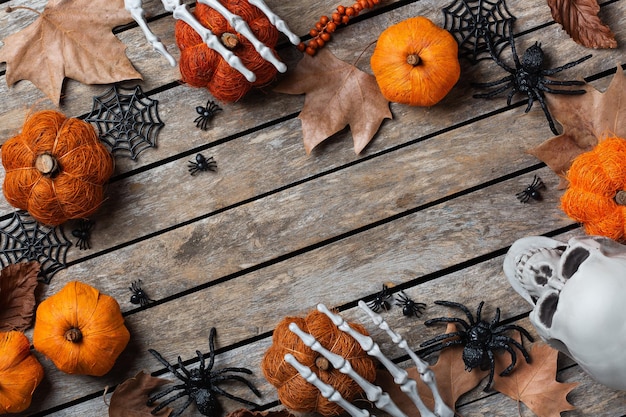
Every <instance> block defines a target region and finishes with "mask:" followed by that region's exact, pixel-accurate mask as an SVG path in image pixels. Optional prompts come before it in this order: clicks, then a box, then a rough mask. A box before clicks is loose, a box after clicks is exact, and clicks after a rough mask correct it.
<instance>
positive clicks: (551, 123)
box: [533, 89, 559, 135]
mask: <svg viewBox="0 0 626 417" xmlns="http://www.w3.org/2000/svg"><path fill="white" fill-rule="evenodd" d="M533 91H535V94H536V95H537V101H539V104H540V105H541V109H542V110H543V113H544V114H545V115H546V119H548V125H549V126H550V130H551V131H552V133H554V134H555V135H558V134H559V131H558V130H556V126H555V125H554V119H552V115H551V114H550V111H549V110H548V106H547V105H546V102H545V100H544V99H543V96H542V95H541V93H540V91H539V90H537V89H533Z"/></svg>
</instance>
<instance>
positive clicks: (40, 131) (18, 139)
mask: <svg viewBox="0 0 626 417" xmlns="http://www.w3.org/2000/svg"><path fill="white" fill-rule="evenodd" d="M2 165H3V166H4V169H5V170H6V175H5V178H4V186H3V187H2V190H3V192H4V196H5V197H6V199H7V201H8V202H9V204H11V205H12V206H14V207H17V208H19V209H22V210H26V211H28V212H29V213H30V215H31V216H33V218H35V220H37V221H38V222H40V223H43V224H47V225H50V226H56V225H59V224H61V223H64V222H65V221H67V220H70V219H79V218H85V217H88V216H90V215H91V214H93V213H94V212H95V211H96V210H97V209H98V207H99V206H100V204H101V203H102V200H103V196H104V184H105V183H106V182H107V181H108V180H109V178H110V177H111V175H112V174H113V169H114V164H113V158H112V156H111V154H110V153H109V151H108V150H107V149H106V147H105V146H104V145H103V144H102V143H101V142H100V140H99V139H98V136H97V134H96V131H95V129H94V128H93V126H91V125H90V124H89V123H87V122H84V121H82V120H80V119H75V118H67V117H65V115H63V114H62V113H59V112H57V111H54V110H45V111H41V112H37V113H34V114H32V115H31V116H30V117H28V119H27V120H26V122H25V123H24V126H23V127H22V133H20V134H19V135H17V136H14V137H12V138H11V139H9V140H7V141H6V143H4V145H2Z"/></svg>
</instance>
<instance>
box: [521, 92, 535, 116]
mask: <svg viewBox="0 0 626 417" xmlns="http://www.w3.org/2000/svg"><path fill="white" fill-rule="evenodd" d="M527 94H528V105H527V106H526V109H525V110H524V113H528V112H529V111H530V109H531V108H532V107H533V104H534V103H535V96H534V95H533V90H529V91H528V93H527Z"/></svg>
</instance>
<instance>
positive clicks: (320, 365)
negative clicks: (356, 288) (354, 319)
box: [261, 310, 376, 416]
mask: <svg viewBox="0 0 626 417" xmlns="http://www.w3.org/2000/svg"><path fill="white" fill-rule="evenodd" d="M292 322H293V323H296V324H297V325H298V327H300V328H301V329H302V330H304V331H305V332H307V333H309V334H311V335H313V336H314V337H315V338H316V339H317V341H318V342H320V343H321V344H322V346H324V347H325V348H326V349H328V350H330V351H331V352H333V353H336V354H338V355H340V356H342V357H344V358H346V359H348V360H349V361H350V364H351V365H352V367H353V368H354V370H355V371H356V372H357V373H359V374H360V375H361V376H362V377H364V378H365V379H367V380H368V381H370V382H372V381H374V378H375V377H376V366H375V363H374V360H373V359H372V358H371V357H370V356H368V355H367V353H366V352H365V351H364V350H363V349H361V346H360V345H359V344H358V343H357V342H356V341H355V340H354V339H352V338H351V337H350V336H349V335H347V334H346V333H344V332H342V331H341V330H339V329H338V328H337V327H335V325H334V324H333V322H332V321H331V320H330V319H329V318H328V317H327V316H326V315H325V314H324V313H321V312H319V311H317V310H314V311H312V312H310V313H309V314H308V315H307V316H306V317H305V318H301V317H286V318H285V319H283V321H281V322H280V323H279V324H278V326H277V327H276V330H274V335H273V343H272V346H271V347H270V348H269V349H268V351H267V352H266V353H265V356H264V357H263V361H262V363H261V369H262V370H263V374H264V375H265V378H266V379H267V380H268V381H269V383H270V384H272V385H274V386H275V387H276V389H277V390H278V398H279V399H280V401H281V402H282V403H283V404H284V405H285V407H287V408H289V409H291V410H293V411H302V412H317V413H319V414H321V415H323V416H332V415H339V414H342V413H343V412H344V410H343V409H342V408H341V407H340V406H339V405H338V404H336V403H333V402H330V401H328V400H327V399H326V398H324V397H323V396H322V394H321V393H320V392H319V390H318V389H317V388H315V387H314V386H313V385H311V384H309V383H308V382H306V380H305V379H304V378H302V376H300V374H299V373H298V371H296V369H295V368H294V367H292V366H291V365H290V364H289V363H287V362H285V359H284V356H285V354H286V353H291V354H292V355H294V356H295V358H296V359H297V360H298V362H300V363H301V364H303V365H306V366H308V367H309V368H311V370H312V371H313V372H314V373H315V374H316V375H317V376H318V377H319V379H320V380H322V381H323V382H325V383H326V384H329V385H331V386H333V387H335V389H337V391H339V392H340V393H341V395H342V397H343V398H345V399H346V400H347V401H352V400H354V399H355V398H356V396H357V395H359V394H360V393H361V392H362V389H361V388H360V387H359V386H358V385H357V383H356V382H354V381H353V380H352V379H350V377H348V376H347V375H345V374H342V373H341V372H339V371H338V370H336V369H333V368H332V366H330V364H328V362H327V361H326V359H325V358H324V357H323V356H321V355H320V354H318V353H317V352H315V351H313V350H312V349H311V348H309V347H308V346H306V345H305V344H304V342H302V341H301V340H300V338H299V337H298V336H296V334H294V333H292V332H291V330H289V324H290V323H292ZM351 326H352V327H353V328H354V329H355V330H357V331H358V332H360V333H363V334H365V335H367V334H368V333H367V331H366V330H365V328H364V327H363V326H360V325H358V324H351ZM328 366H330V367H328Z"/></svg>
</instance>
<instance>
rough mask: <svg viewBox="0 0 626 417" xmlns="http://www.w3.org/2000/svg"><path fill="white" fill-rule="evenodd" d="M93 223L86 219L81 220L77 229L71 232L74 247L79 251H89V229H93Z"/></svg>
mask: <svg viewBox="0 0 626 417" xmlns="http://www.w3.org/2000/svg"><path fill="white" fill-rule="evenodd" d="M93 225H94V222H92V221H91V220H88V219H81V220H80V222H79V223H78V227H77V228H76V229H74V230H72V236H74V237H75V238H76V239H78V240H77V241H76V246H78V248H79V249H80V250H86V249H91V243H90V242H89V239H90V238H91V229H92V228H93Z"/></svg>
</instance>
